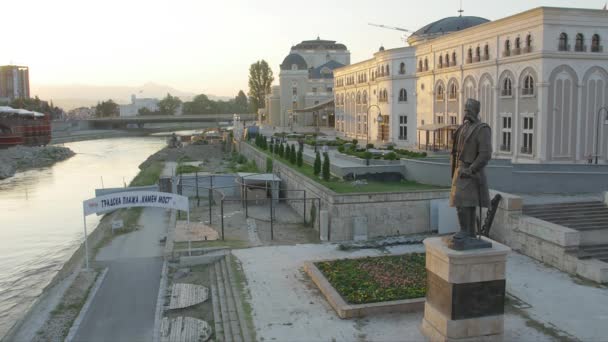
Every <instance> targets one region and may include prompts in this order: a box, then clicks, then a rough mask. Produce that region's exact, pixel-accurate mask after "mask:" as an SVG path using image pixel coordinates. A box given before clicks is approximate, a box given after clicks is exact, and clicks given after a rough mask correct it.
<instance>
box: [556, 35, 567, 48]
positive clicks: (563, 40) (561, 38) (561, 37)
mask: <svg viewBox="0 0 608 342" xmlns="http://www.w3.org/2000/svg"><path fill="white" fill-rule="evenodd" d="M557 49H558V50H559V51H568V50H569V49H568V35H567V34H566V32H562V33H561V34H560V35H559V45H558V47H557Z"/></svg>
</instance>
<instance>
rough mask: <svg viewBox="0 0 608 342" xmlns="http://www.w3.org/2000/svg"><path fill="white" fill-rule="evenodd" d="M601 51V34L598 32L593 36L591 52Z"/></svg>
mask: <svg viewBox="0 0 608 342" xmlns="http://www.w3.org/2000/svg"><path fill="white" fill-rule="evenodd" d="M601 51H602V50H601V47H600V35H599V34H597V33H596V34H594V35H593V37H592V38H591V52H601Z"/></svg>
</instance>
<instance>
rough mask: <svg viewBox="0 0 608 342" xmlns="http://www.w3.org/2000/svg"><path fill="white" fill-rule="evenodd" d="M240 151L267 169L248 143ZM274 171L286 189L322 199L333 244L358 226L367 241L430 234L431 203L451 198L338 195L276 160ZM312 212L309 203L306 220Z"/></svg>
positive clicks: (438, 194) (433, 193)
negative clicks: (327, 215) (405, 235)
mask: <svg viewBox="0 0 608 342" xmlns="http://www.w3.org/2000/svg"><path fill="white" fill-rule="evenodd" d="M239 150H240V152H241V154H243V155H244V156H245V157H247V158H248V159H250V160H254V161H255V162H256V164H257V165H258V167H259V168H260V169H262V170H263V169H265V168H266V155H265V154H264V153H262V152H260V151H258V150H256V149H255V148H254V147H252V146H251V145H249V144H247V143H245V142H241V143H240V146H239ZM274 170H275V173H276V174H277V175H278V176H279V177H280V178H281V180H282V187H283V188H285V189H287V190H306V197H307V198H320V200H321V209H322V210H327V211H328V214H329V235H330V240H332V241H344V240H352V239H353V238H354V226H355V223H357V225H358V226H359V227H361V228H363V230H364V231H365V230H367V237H368V238H374V237H381V236H391V235H400V234H411V233H420V232H428V231H430V230H431V227H430V201H431V200H434V199H442V198H447V197H448V195H449V191H447V190H426V191H408V192H393V193H351V194H339V193H336V192H334V191H332V190H330V189H327V188H326V187H324V186H322V185H320V184H318V183H317V182H315V181H313V180H311V179H309V178H308V177H306V176H304V175H302V174H300V173H299V172H297V171H295V170H293V169H292V168H291V167H289V166H287V165H285V164H283V163H282V162H280V161H277V160H275V162H274ZM282 196H283V195H282ZM291 196H302V195H291ZM290 205H291V206H292V207H293V208H294V209H295V210H296V211H297V212H298V213H299V214H300V215H302V214H304V213H303V209H304V208H303V205H302V202H301V201H297V202H296V201H293V202H291V203H290ZM309 208H310V202H309V203H307V213H306V217H307V220H309V219H310V209H309ZM317 215H318V214H317ZM317 217H318V216H317ZM315 228H317V229H318V223H315Z"/></svg>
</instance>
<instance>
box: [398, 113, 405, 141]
mask: <svg viewBox="0 0 608 342" xmlns="http://www.w3.org/2000/svg"><path fill="white" fill-rule="evenodd" d="M399 140H407V116H405V115H399Z"/></svg>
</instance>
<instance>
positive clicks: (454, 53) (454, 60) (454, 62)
mask: <svg viewBox="0 0 608 342" xmlns="http://www.w3.org/2000/svg"><path fill="white" fill-rule="evenodd" d="M452 65H456V52H452Z"/></svg>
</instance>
